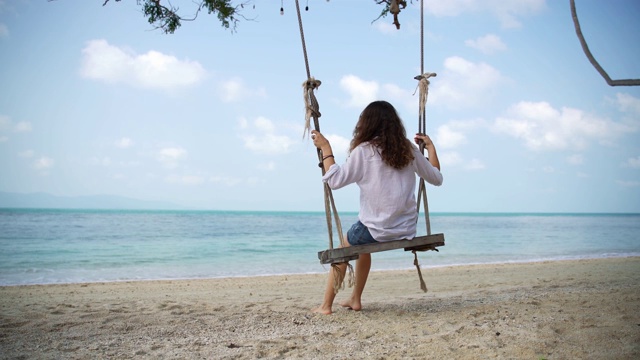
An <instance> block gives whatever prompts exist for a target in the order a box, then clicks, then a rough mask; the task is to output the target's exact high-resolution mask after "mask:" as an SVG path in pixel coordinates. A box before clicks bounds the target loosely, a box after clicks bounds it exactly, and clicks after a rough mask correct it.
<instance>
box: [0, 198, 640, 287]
mask: <svg viewBox="0 0 640 360" xmlns="http://www.w3.org/2000/svg"><path fill="white" fill-rule="evenodd" d="M340 219H341V221H342V226H343V228H344V229H345V230H346V229H347V228H348V227H349V226H350V225H351V224H352V223H353V222H354V221H356V219H357V214H356V213H343V214H340ZM423 221H424V217H423V216H421V218H420V222H419V224H418V230H419V235H422V234H425V233H426V231H425V225H424V222H423ZM430 222H431V228H432V232H433V233H444V235H445V243H446V245H445V246H443V247H440V248H439V249H440V251H439V252H433V251H430V252H426V253H420V255H419V259H420V263H421V265H422V267H423V268H429V267H435V266H447V265H464V264H484V263H508V262H529V261H544V260H562V259H582V258H603V257H624V256H640V214H475V213H473V214H464V213H452V214H449V213H446V214H443V213H435V214H431V216H430ZM334 239H335V240H334V241H335V242H336V243H337V235H334ZM328 245H329V240H328V233H327V227H326V220H325V214H324V213H323V212H317V213H315V212H314V213H309V212H224V211H138V210H51V209H0V285H3V286H6V285H21V284H50V283H79V282H101V281H125V280H148V279H192V278H218V277H237V276H261V275H275V274H304V273H322V272H326V271H327V270H328V266H327V265H324V266H323V265H321V264H320V263H319V261H318V257H317V253H318V251H321V250H324V249H327V248H328ZM411 268H413V255H412V254H411V253H410V252H404V251H403V250H393V251H386V252H381V253H376V254H373V266H372V270H373V271H376V270H388V269H411Z"/></svg>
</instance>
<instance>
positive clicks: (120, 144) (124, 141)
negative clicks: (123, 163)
mask: <svg viewBox="0 0 640 360" xmlns="http://www.w3.org/2000/svg"><path fill="white" fill-rule="evenodd" d="M115 145H116V147H117V148H119V149H127V148H130V147H131V146H133V140H131V139H130V138H128V137H123V138H121V139H119V140H117V141H116V143H115Z"/></svg>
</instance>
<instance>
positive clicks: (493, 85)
mask: <svg viewBox="0 0 640 360" xmlns="http://www.w3.org/2000/svg"><path fill="white" fill-rule="evenodd" d="M444 68H445V69H444V74H443V76H438V81H434V83H433V85H432V86H433V87H434V91H430V92H429V96H430V98H431V99H432V101H433V102H434V103H442V104H444V105H446V106H448V107H449V108H451V109H460V108H468V107H474V106H480V105H483V104H484V103H486V102H488V101H489V100H490V99H491V96H492V95H493V93H494V92H495V90H496V89H497V87H498V85H500V84H502V83H504V82H505V81H506V79H505V78H504V77H503V76H502V75H501V74H500V72H499V71H498V70H496V69H495V68H493V67H491V66H490V65H488V64H485V63H472V62H470V61H468V60H465V59H463V58H461V57H459V56H452V57H449V58H447V59H445V61H444Z"/></svg>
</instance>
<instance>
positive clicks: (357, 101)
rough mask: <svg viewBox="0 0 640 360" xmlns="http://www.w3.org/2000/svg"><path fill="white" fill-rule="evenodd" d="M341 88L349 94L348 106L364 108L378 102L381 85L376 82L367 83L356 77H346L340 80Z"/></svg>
mask: <svg viewBox="0 0 640 360" xmlns="http://www.w3.org/2000/svg"><path fill="white" fill-rule="evenodd" d="M340 87H342V89H343V90H344V91H346V92H347V94H349V100H348V102H347V106H351V107H356V108H364V107H365V106H367V105H369V103H371V102H372V101H375V100H378V90H379V89H380V85H378V83H377V82H375V81H365V80H362V79H360V78H359V77H357V76H355V75H346V76H343V77H342V79H340Z"/></svg>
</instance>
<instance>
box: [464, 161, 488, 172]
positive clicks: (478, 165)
mask: <svg viewBox="0 0 640 360" xmlns="http://www.w3.org/2000/svg"><path fill="white" fill-rule="evenodd" d="M484 168H485V166H484V163H483V162H482V161H481V160H479V159H471V161H469V162H468V163H467V164H466V165H465V169H467V170H484Z"/></svg>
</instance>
